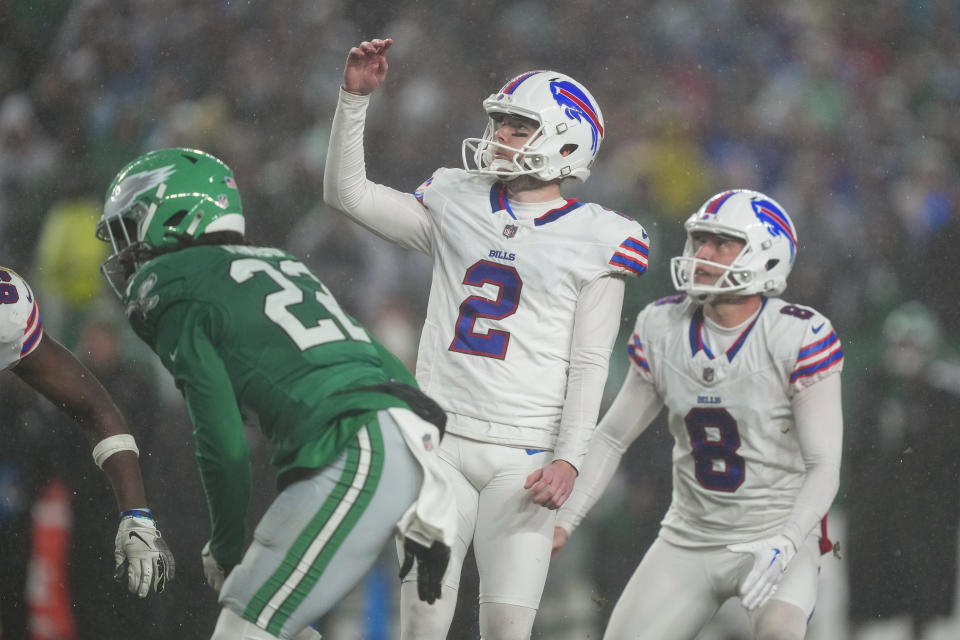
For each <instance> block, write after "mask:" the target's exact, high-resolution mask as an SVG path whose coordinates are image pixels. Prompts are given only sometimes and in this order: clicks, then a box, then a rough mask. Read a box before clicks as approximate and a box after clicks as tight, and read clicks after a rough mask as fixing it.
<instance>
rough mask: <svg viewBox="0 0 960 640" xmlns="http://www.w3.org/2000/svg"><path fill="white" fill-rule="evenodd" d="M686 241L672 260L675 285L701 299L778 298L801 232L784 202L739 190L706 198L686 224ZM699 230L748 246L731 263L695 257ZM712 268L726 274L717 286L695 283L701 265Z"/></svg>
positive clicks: (784, 287)
mask: <svg viewBox="0 0 960 640" xmlns="http://www.w3.org/2000/svg"><path fill="white" fill-rule="evenodd" d="M683 226H684V229H686V230H687V242H686V244H685V245H684V247H683V255H682V256H678V257H675V258H672V259H671V260H670V267H671V269H670V270H671V276H672V277H673V286H674V287H676V289H677V291H681V292H684V293H687V294H689V295H691V296H694V297H695V298H697V299H699V300H700V301H707V300H709V299H711V298H712V297H713V296H715V295H717V294H721V293H722V294H736V295H744V296H745V295H751V294H755V293H761V294H763V295H765V296H768V297H776V296H779V295H780V294H781V293H783V290H784V289H786V287H787V276H788V275H790V269H791V268H792V267H793V261H794V259H795V258H796V256H797V232H796V230H795V229H794V226H793V222H792V221H791V220H790V217H789V216H788V215H787V212H786V211H785V210H784V208H783V207H782V206H780V204H778V203H777V201H776V200H774V199H773V198H771V197H769V196H766V195H764V194H762V193H760V192H758V191H750V190H747V189H735V190H732V191H724V192H722V193H718V194H717V195H715V196H713V197H711V198H710V199H709V200H707V201H706V202H705V203H704V204H703V206H702V207H700V209H699V210H698V211H697V212H696V213H694V214H693V215H691V216H690V217H689V218H687V221H686V222H685V223H684V225H683ZM697 232H703V233H713V234H717V235H723V236H731V237H734V238H739V239H741V240H743V241H744V242H745V243H746V244H745V245H744V247H743V250H742V251H741V252H740V254H739V255H738V256H737V258H736V259H735V260H734V261H733V263H732V264H730V265H721V264H718V263H715V262H710V261H707V260H702V259H700V258H697V257H696V253H697V244H696V243H695V242H694V240H693V236H694V234H696V233H697ZM703 265H709V266H710V267H711V268H712V269H717V268H719V269H722V270H723V273H722V274H721V275H720V277H719V278H717V280H716V282H714V283H713V284H703V283H698V282H696V280H695V278H694V275H695V274H696V271H697V268H698V267H699V266H703Z"/></svg>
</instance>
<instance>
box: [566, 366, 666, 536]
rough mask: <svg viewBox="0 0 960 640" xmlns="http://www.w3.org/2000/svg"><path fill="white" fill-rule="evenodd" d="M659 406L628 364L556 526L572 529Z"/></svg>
mask: <svg viewBox="0 0 960 640" xmlns="http://www.w3.org/2000/svg"><path fill="white" fill-rule="evenodd" d="M662 407H663V401H662V400H661V399H660V397H659V396H658V395H657V392H656V389H655V388H654V386H653V385H652V384H651V383H649V382H647V381H646V380H644V379H643V378H642V377H641V376H640V374H639V373H637V371H636V369H634V367H630V368H629V370H628V371H627V377H626V378H625V379H624V381H623V385H622V386H621V387H620V391H619V392H618V393H617V397H616V398H614V400H613V403H612V404H611V405H610V409H608V410H607V413H606V414H605V415H604V416H603V420H601V421H600V424H599V425H598V426H597V430H596V432H595V433H594V434H593V438H592V439H591V440H590V450H589V451H588V453H587V456H586V458H585V459H584V461H583V468H582V469H581V470H580V477H579V478H577V483H576V485H575V487H574V489H573V493H572V494H571V496H570V498H569V499H568V500H567V501H566V502H565V503H564V505H563V506H562V507H561V508H560V513H559V514H558V516H557V526H558V527H563V529H565V530H566V532H567V533H568V534H569V533H573V530H574V529H576V528H577V526H578V525H579V524H580V522H581V521H582V520H583V518H584V516H586V515H587V512H588V511H589V510H590V509H591V508H592V507H593V505H594V504H596V502H597V500H599V499H600V496H601V495H603V492H604V490H605V489H606V488H607V485H608V484H610V480H611V479H612V478H613V476H614V474H615V473H616V471H617V467H618V466H619V465H620V459H621V458H622V457H623V454H624V452H626V450H627V448H628V447H629V446H630V444H631V443H632V442H633V441H634V440H636V439H637V438H638V437H639V436H640V434H641V433H643V431H644V430H645V429H646V428H647V427H648V426H649V425H650V423H651V422H653V419H654V418H656V417H657V414H658V413H660V409H661V408H662Z"/></svg>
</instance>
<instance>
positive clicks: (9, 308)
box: [0, 267, 43, 370]
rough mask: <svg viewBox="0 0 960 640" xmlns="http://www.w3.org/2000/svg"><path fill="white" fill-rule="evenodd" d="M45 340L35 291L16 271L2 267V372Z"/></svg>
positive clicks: (0, 294) (0, 288)
mask: <svg viewBox="0 0 960 640" xmlns="http://www.w3.org/2000/svg"><path fill="white" fill-rule="evenodd" d="M42 337H43V323H42V322H41V321H40V308H39V307H38V306H37V301H36V300H35V299H34V297H33V291H31V290H30V286H29V285H28V284H27V283H26V281H25V280H24V279H23V278H21V277H20V276H19V275H17V274H16V273H15V272H13V271H11V270H10V269H7V268H6V267H0V370H3V369H8V368H10V367H11V366H12V365H14V364H16V363H17V362H19V361H20V358H23V357H24V356H26V355H28V354H29V353H31V352H32V351H33V350H34V349H36V348H37V345H39V344H40V340H41V338H42Z"/></svg>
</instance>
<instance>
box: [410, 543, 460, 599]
mask: <svg viewBox="0 0 960 640" xmlns="http://www.w3.org/2000/svg"><path fill="white" fill-rule="evenodd" d="M414 558H416V560H417V594H418V595H419V596H420V599H421V600H423V601H424V602H426V603H427V604H433V603H434V602H436V600H437V598H439V597H440V592H441V591H442V590H443V574H444V573H446V571H447V564H448V563H449V562H450V547H448V546H447V545H445V544H443V543H442V542H439V541H437V542H434V543H433V545H432V546H431V547H430V548H427V547H425V546H423V545H422V544H420V543H418V542H414V541H413V540H411V539H410V538H407V539H406V541H405V542H404V544H403V564H402V565H401V566H400V579H401V580H403V578H404V576H406V575H407V574H408V573H409V572H410V568H411V567H413V560H414Z"/></svg>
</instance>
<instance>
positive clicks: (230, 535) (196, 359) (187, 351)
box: [157, 310, 251, 567]
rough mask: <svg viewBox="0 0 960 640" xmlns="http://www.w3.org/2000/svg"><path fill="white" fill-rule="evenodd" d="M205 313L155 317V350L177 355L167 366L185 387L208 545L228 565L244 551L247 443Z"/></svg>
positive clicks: (248, 482)
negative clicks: (207, 525)
mask: <svg viewBox="0 0 960 640" xmlns="http://www.w3.org/2000/svg"><path fill="white" fill-rule="evenodd" d="M207 324H208V323H207V319H206V317H205V314H203V313H202V312H200V311H198V310H192V311H190V312H188V313H185V314H180V313H171V312H167V313H165V314H164V316H163V317H162V318H161V319H160V321H159V322H158V326H157V329H158V338H159V339H158V341H157V345H158V347H157V348H158V352H159V353H164V352H166V353H172V354H175V356H174V357H173V358H172V362H171V364H170V371H171V373H172V374H173V376H174V379H175V380H176V383H177V387H178V388H179V389H180V391H181V392H182V393H183V397H184V400H185V401H186V405H187V412H188V414H189V416H190V421H191V422H192V423H193V435H194V439H195V440H196V457H197V465H198V467H199V470H200V479H201V481H202V482H203V490H204V493H205V494H206V498H207V508H208V510H209V513H210V527H211V534H210V551H211V553H212V554H213V557H214V558H216V560H217V562H219V563H220V564H221V565H223V566H225V567H232V566H234V565H236V564H238V563H239V562H240V559H241V558H242V557H243V546H244V524H245V520H246V515H247V509H248V504H249V500H250V486H251V466H250V449H249V445H248V444H247V439H246V435H245V434H244V432H243V420H242V418H241V415H240V409H239V407H238V405H237V400H236V396H235V394H234V392H233V386H232V384H231V383H230V378H229V376H228V375H227V370H226V366H225V365H224V362H223V360H222V359H221V357H220V355H219V354H218V353H217V351H216V349H215V348H214V346H213V344H211V342H210V339H209V337H208V335H207V333H206V330H205V326H206V325H207Z"/></svg>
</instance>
